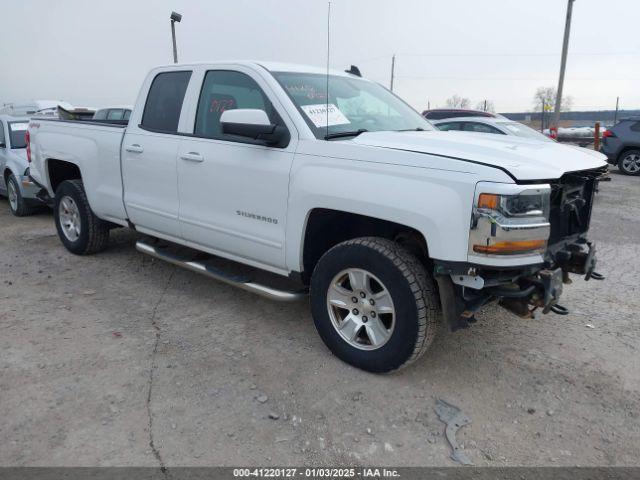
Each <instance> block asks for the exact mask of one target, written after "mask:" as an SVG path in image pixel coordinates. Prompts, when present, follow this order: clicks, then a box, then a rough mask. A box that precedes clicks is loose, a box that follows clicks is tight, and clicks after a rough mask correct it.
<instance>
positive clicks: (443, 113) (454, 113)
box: [422, 108, 505, 120]
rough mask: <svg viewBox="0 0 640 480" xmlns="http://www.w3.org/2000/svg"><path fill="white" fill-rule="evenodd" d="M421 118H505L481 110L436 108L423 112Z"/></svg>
mask: <svg viewBox="0 0 640 480" xmlns="http://www.w3.org/2000/svg"><path fill="white" fill-rule="evenodd" d="M422 116H423V117H424V118H426V119H427V120H440V119H443V118H459V117H486V118H505V117H503V116H502V115H500V114H499V113H491V112H483V111H482V110H466V109H460V108H436V109H433V110H425V111H424V112H422Z"/></svg>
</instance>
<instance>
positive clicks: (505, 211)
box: [478, 190, 549, 220]
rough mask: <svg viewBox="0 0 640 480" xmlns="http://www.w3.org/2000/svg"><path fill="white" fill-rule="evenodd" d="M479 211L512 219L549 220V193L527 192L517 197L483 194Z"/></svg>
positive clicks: (479, 202)
mask: <svg viewBox="0 0 640 480" xmlns="http://www.w3.org/2000/svg"><path fill="white" fill-rule="evenodd" d="M478 209H481V210H485V211H488V212H491V213H493V214H496V215H502V216H504V217H506V218H510V217H543V218H546V219H547V220H548V219H549V193H548V192H546V193H540V192H539V191H538V190H525V191H524V192H522V193H519V194H517V195H498V194H495V193H481V194H480V196H479V198H478Z"/></svg>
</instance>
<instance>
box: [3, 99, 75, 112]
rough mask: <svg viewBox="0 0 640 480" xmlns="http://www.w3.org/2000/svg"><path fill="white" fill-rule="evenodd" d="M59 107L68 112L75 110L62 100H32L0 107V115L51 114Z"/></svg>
mask: <svg viewBox="0 0 640 480" xmlns="http://www.w3.org/2000/svg"><path fill="white" fill-rule="evenodd" d="M58 105H60V106H62V107H63V108H65V109H67V110H73V105H71V104H70V103H68V102H64V101H62V100H32V101H30V102H24V103H9V104H6V105H4V106H3V107H0V114H5V115H14V116H15V115H22V116H27V115H35V114H38V113H39V112H41V111H45V112H50V111H52V110H54V109H57V108H58Z"/></svg>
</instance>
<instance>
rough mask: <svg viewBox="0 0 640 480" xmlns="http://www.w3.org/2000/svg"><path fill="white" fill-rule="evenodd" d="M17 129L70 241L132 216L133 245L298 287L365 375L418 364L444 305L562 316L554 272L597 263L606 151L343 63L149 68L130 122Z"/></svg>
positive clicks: (262, 282)
mask: <svg viewBox="0 0 640 480" xmlns="http://www.w3.org/2000/svg"><path fill="white" fill-rule="evenodd" d="M327 75H329V79H330V81H329V82H328V81H327ZM327 85H330V87H329V88H330V90H329V91H327ZM107 122H108V121H107ZM29 133H30V145H31V160H32V163H31V165H32V166H31V177H32V178H33V179H34V180H35V181H36V182H37V183H38V184H39V185H41V186H42V188H43V193H44V194H46V195H49V196H51V197H52V201H53V204H54V215H55V224H56V228H57V231H58V235H59V237H60V240H61V242H62V243H63V244H64V246H65V247H66V248H67V249H68V250H69V251H70V252H72V253H75V254H80V255H84V254H90V253H95V252H99V251H101V250H104V249H105V248H106V247H107V244H108V238H109V230H110V229H111V228H113V227H114V226H123V227H131V228H135V229H136V230H137V231H138V232H140V233H142V234H145V235H148V236H149V239H145V240H139V241H138V242H137V248H138V250H139V251H141V252H143V253H146V254H148V255H151V256H153V257H156V258H160V259H163V260H166V261H168V262H171V263H173V264H177V265H180V266H182V267H185V268H187V269H190V270H193V271H196V272H199V273H201V274H204V275H207V276H209V277H213V278H216V279H218V280H221V281H224V282H227V283H230V284H233V285H236V286H238V287H241V288H243V289H245V290H249V291H252V292H255V293H259V294H261V295H263V296H266V297H269V298H271V299H276V300H283V301H293V300H299V299H301V298H303V297H304V296H305V295H306V292H307V290H309V292H310V300H311V311H312V314H313V319H314V322H315V325H316V328H317V330H318V332H319V334H320V336H321V337H322V339H323V341H324V342H325V343H326V345H327V346H328V347H329V348H330V349H331V351H332V352H334V354H335V355H337V356H338V357H339V358H341V359H342V360H344V361H346V362H348V363H350V364H352V365H355V366H357V367H359V368H362V369H365V370H369V371H373V372H387V371H391V370H395V369H397V368H400V367H402V366H404V365H407V364H409V363H411V362H413V361H414V360H416V359H417V358H418V357H419V356H420V355H421V354H422V353H424V351H425V350H426V349H427V348H428V346H429V345H430V343H431V341H432V340H433V338H434V335H435V333H436V325H437V323H438V321H439V319H440V318H441V317H444V320H445V322H446V324H447V325H448V326H449V328H450V329H451V330H455V329H458V328H464V327H467V326H468V325H469V322H470V321H473V316H474V313H475V312H476V311H478V309H480V308H481V307H482V306H483V305H485V304H486V303H489V302H492V301H495V300H499V301H500V305H502V306H503V307H505V308H507V309H509V310H510V311H512V312H516V313H517V314H519V315H521V316H523V317H526V318H530V317H531V316H532V311H533V310H534V309H536V308H539V309H540V310H541V311H542V312H543V313H547V312H550V311H553V312H556V313H561V314H563V313H566V309H564V308H563V307H561V306H560V305H558V301H559V298H560V295H561V292H562V287H563V282H564V283H569V274H570V273H577V274H580V275H583V276H585V278H587V279H588V278H601V276H599V275H598V274H597V273H596V272H594V268H595V246H594V244H593V243H592V242H590V241H589V240H588V239H587V232H588V227H589V219H590V216H591V207H592V205H593V202H592V199H593V195H594V191H595V189H596V186H597V183H598V181H599V178H600V177H601V175H602V174H603V172H604V171H605V170H606V168H607V164H606V162H605V157H604V155H598V156H593V155H588V154H585V153H583V152H581V151H579V150H577V149H573V148H568V147H565V146H563V145H560V144H557V143H554V142H544V143H543V142H531V141H527V140H524V139H520V138H518V137H516V136H508V137H507V136H501V137H500V138H498V136H497V135H485V136H479V135H451V134H450V133H446V132H439V131H437V130H435V129H434V128H433V127H432V125H431V124H430V123H429V122H428V121H426V120H425V119H424V118H423V117H422V116H421V115H420V114H419V113H418V112H416V111H415V110H413V109H412V108H411V107H409V106H408V105H407V104H405V103H404V102H403V101H402V100H400V99H399V98H398V97H396V96H394V95H393V94H392V93H390V92H389V91H388V90H386V89H385V88H384V87H382V86H380V85H379V84H377V83H375V82H371V81H368V80H365V79H363V78H360V77H359V76H357V75H354V74H349V73H345V72H340V71H333V72H330V73H329V74H328V73H327V72H326V71H325V70H324V69H322V68H314V67H304V66H292V65H287V64H271V63H253V62H230V63H212V64H185V65H170V66H163V67H159V68H155V69H153V70H152V71H151V72H150V73H149V74H148V76H147V77H146V79H145V80H144V83H143V85H142V88H141V89H140V95H139V98H138V100H137V101H136V104H135V107H134V109H133V111H132V113H131V120H130V121H129V123H128V125H126V126H124V125H119V124H109V123H105V124H103V125H96V124H95V123H87V122H79V121H60V120H57V121H53V120H47V119H42V120H39V119H34V120H32V122H31V124H30V126H29ZM88 145H90V146H91V148H87V146H88ZM185 247H188V248H185ZM219 258H223V259H227V260H231V261H234V262H236V263H235V265H241V266H242V270H240V271H238V270H235V269H234V268H233V267H232V266H230V263H229V262H228V261H225V262H224V263H223V264H220V262H219V260H218V259H219ZM231 264H233V263H231ZM248 267H251V268H252V271H253V272H254V273H247V268H248ZM436 285H437V287H436ZM256 321H259V319H256ZM221 328H222V326H221Z"/></svg>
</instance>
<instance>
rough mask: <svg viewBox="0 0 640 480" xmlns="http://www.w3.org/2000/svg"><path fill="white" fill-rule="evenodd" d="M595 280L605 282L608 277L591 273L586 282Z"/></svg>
mask: <svg viewBox="0 0 640 480" xmlns="http://www.w3.org/2000/svg"><path fill="white" fill-rule="evenodd" d="M591 278H593V279H594V280H604V279H605V278H606V277H605V276H604V275H602V274H600V273H598V272H591V273H590V274H589V275H588V276H587V278H585V280H589V279H591Z"/></svg>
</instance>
